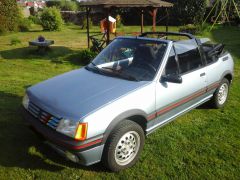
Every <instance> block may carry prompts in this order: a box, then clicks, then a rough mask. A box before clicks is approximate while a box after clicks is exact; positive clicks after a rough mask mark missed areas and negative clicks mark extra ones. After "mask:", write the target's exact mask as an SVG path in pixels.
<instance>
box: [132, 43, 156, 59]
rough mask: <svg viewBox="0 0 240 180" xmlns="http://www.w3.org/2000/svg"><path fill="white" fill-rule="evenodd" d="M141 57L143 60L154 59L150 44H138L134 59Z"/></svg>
mask: <svg viewBox="0 0 240 180" xmlns="http://www.w3.org/2000/svg"><path fill="white" fill-rule="evenodd" d="M139 58H141V59H143V60H145V61H153V60H154V59H155V53H154V50H153V48H152V47H150V46H139V47H138V48H137V50H136V51H135V55H134V59H139Z"/></svg>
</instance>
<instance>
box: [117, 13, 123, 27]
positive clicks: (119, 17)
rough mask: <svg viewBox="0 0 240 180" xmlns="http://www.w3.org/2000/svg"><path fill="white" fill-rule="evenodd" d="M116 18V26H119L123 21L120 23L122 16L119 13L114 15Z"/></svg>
mask: <svg viewBox="0 0 240 180" xmlns="http://www.w3.org/2000/svg"><path fill="white" fill-rule="evenodd" d="M116 20H117V28H121V27H122V26H123V23H122V17H121V16H120V15H119V14H118V15H117V17H116Z"/></svg>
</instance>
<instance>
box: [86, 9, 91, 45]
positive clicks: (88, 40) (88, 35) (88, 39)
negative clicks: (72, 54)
mask: <svg viewBox="0 0 240 180" xmlns="http://www.w3.org/2000/svg"><path fill="white" fill-rule="evenodd" d="M86 11H87V43H88V49H89V48H90V32H89V13H90V8H88V7H87V8H86Z"/></svg>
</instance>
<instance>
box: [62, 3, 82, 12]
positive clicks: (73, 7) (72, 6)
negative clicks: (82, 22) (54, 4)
mask: <svg viewBox="0 0 240 180" xmlns="http://www.w3.org/2000/svg"><path fill="white" fill-rule="evenodd" d="M60 8H61V10H62V11H77V10H78V5H77V3H76V2H75V1H67V0H61V2H60Z"/></svg>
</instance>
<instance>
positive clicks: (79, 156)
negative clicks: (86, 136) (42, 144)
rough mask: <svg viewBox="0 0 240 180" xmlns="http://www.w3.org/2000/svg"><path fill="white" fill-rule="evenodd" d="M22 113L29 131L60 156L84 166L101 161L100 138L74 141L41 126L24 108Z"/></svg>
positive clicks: (101, 148) (102, 146) (101, 146)
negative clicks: (70, 156)
mask: <svg viewBox="0 0 240 180" xmlns="http://www.w3.org/2000/svg"><path fill="white" fill-rule="evenodd" d="M22 112H23V116H24V118H25V120H26V121H27V124H28V125H29V126H30V127H31V129H32V130H34V132H36V133H37V134H39V135H41V136H42V137H43V138H44V139H45V140H47V144H49V145H50V146H51V147H52V148H53V149H55V150H56V151H57V152H58V153H59V154H60V155H62V156H64V157H66V158H68V159H70V160H71V161H74V160H73V159H71V158H69V154H71V155H72V156H75V161H74V162H77V163H79V164H81V165H85V166H89V165H92V164H95V163H97V162H99V161H101V157H102V152H103V148H104V144H102V137H101V136H99V137H96V138H92V139H90V140H86V141H76V140H74V139H72V138H70V137H68V136H65V135H64V134H61V133H59V132H57V131H56V130H53V129H51V128H50V127H48V126H46V124H43V123H42V122H40V121H39V120H38V119H36V118H35V117H33V116H32V115H31V114H30V113H29V112H28V111H27V110H25V109H24V108H22Z"/></svg>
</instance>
